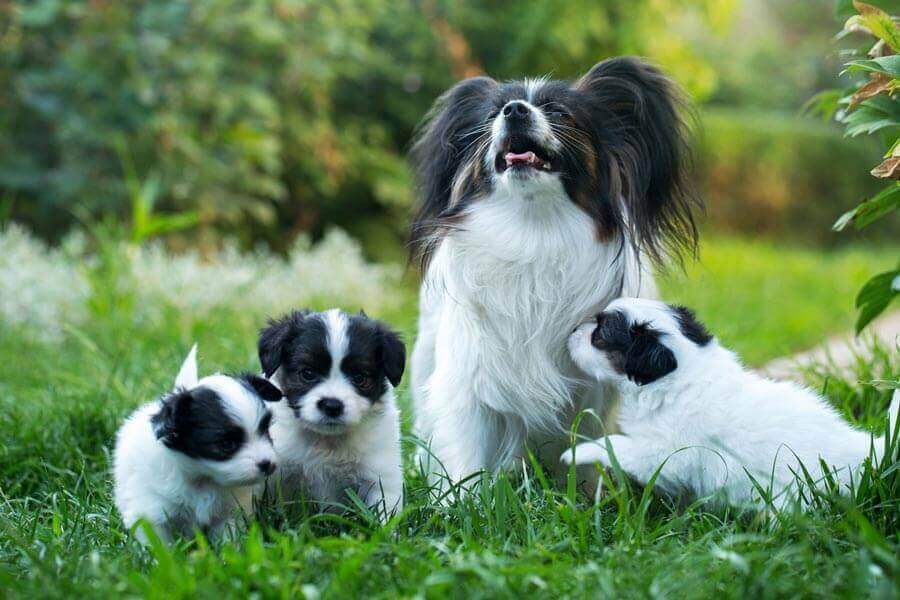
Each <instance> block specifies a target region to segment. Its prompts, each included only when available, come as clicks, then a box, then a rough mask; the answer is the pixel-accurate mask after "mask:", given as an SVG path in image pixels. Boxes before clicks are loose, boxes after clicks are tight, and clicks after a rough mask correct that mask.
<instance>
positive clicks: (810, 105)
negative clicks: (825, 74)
mask: <svg viewBox="0 0 900 600" xmlns="http://www.w3.org/2000/svg"><path fill="white" fill-rule="evenodd" d="M844 95H845V94H844V91H843V90H837V89H834V90H822V91H821V92H819V93H818V94H816V95H815V96H813V97H812V98H810V99H809V100H807V101H806V103H805V104H804V105H803V108H802V111H803V112H804V113H808V114H811V115H813V116H816V117H820V118H821V119H822V120H823V121H830V120H831V118H832V117H833V116H834V113H836V112H837V109H838V108H839V107H840V101H841V99H842V98H843V97H844Z"/></svg>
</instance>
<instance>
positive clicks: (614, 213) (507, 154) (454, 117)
mask: <svg viewBox="0 0 900 600" xmlns="http://www.w3.org/2000/svg"><path fill="white" fill-rule="evenodd" d="M682 97H683V95H682V94H681V92H680V91H679V89H678V87H677V86H676V85H675V84H674V82H672V81H671V80H670V79H669V78H667V77H666V76H665V75H664V74H663V73H662V72H660V71H659V70H658V69H656V68H655V67H653V66H651V65H648V64H646V63H644V62H643V61H641V60H639V59H636V58H633V57H619V58H611V59H609V60H604V61H603V62H601V63H599V64H597V65H595V66H594V67H593V68H592V69H591V70H590V71H589V72H587V73H586V74H584V75H583V76H582V77H581V78H579V79H577V80H575V81H560V80H551V79H525V80H519V81H503V82H500V81H495V80H493V79H491V78H489V77H473V78H470V79H466V80H464V81H461V82H460V83H458V84H457V85H456V86H454V87H453V88H452V89H450V90H448V91H447V93H446V94H444V95H443V96H442V97H441V98H440V99H439V100H438V101H437V102H436V103H435V106H434V108H433V109H432V110H431V112H430V113H429V115H428V117H427V118H426V120H425V122H424V123H423V125H422V127H421V128H420V131H419V135H418V139H417V141H416V143H415V145H414V147H413V151H412V159H413V166H414V172H415V175H416V181H417V184H418V190H417V191H418V193H417V196H418V208H417V212H416V216H415V218H414V220H413V224H412V229H411V232H410V248H411V249H412V251H413V258H414V259H417V260H418V261H419V262H420V263H421V265H422V269H423V273H422V274H423V280H422V286H421V292H420V297H419V298H420V299H419V327H418V336H417V339H416V343H415V346H414V348H413V353H412V360H411V361H410V370H411V384H410V390H411V393H412V399H413V408H414V411H415V417H416V420H415V432H416V434H417V435H418V436H419V437H420V438H421V439H422V440H423V441H424V442H426V444H428V446H429V452H423V453H422V462H423V464H424V467H425V469H426V470H427V471H428V472H430V473H431V474H432V479H433V481H434V482H435V483H440V482H442V481H445V480H447V479H449V480H452V481H462V480H464V479H466V478H467V477H468V476H469V475H471V474H473V473H476V472H478V471H481V470H485V471H488V472H490V473H496V472H498V471H501V470H507V469H510V468H512V467H514V466H515V465H516V464H518V461H519V460H520V459H521V458H522V457H524V456H525V451H526V448H531V449H532V450H534V451H535V452H537V453H538V456H539V458H540V459H541V460H542V462H544V463H545V464H548V465H551V466H553V467H555V466H557V464H558V463H557V457H558V456H559V453H560V452H561V451H562V450H563V449H564V447H565V444H566V439H567V436H566V431H567V430H568V429H569V427H570V425H571V423H572V421H573V420H574V418H575V416H576V415H577V414H578V412H579V411H580V410H582V409H585V408H592V409H595V410H597V411H598V412H600V413H605V412H606V411H607V410H608V409H609V407H610V406H611V405H614V404H615V396H614V395H612V394H611V393H610V391H609V389H607V387H606V386H600V385H598V384H597V382H595V381H591V380H590V379H589V378H585V377H584V375H583V374H581V373H580V372H579V371H578V369H576V368H575V366H574V365H573V364H572V361H571V360H570V359H569V356H568V352H566V337H567V335H568V332H570V331H572V328H574V327H575V326H576V325H577V324H578V323H580V322H581V321H582V319H584V318H585V317H587V316H588V315H593V314H596V313H597V311H599V310H602V308H603V307H604V306H606V305H607V304H608V303H609V302H610V301H611V300H613V299H614V298H618V297H621V296H645V297H653V296H654V295H655V286H654V284H653V279H652V275H651V274H650V270H649V269H648V265H649V262H651V260H652V259H655V260H656V261H657V262H660V263H663V264H666V263H668V261H669V260H670V258H671V255H673V254H678V251H679V249H681V248H693V246H694V243H695V241H696V229H695V226H694V220H693V213H694V209H695V208H696V207H697V205H698V204H699V201H698V200H697V198H696V195H695V194H694V193H693V192H692V190H691V186H690V178H689V169H688V166H689V163H690V161H689V160H688V156H689V152H688V150H687V128H686V127H685V123H684V122H683V121H682V116H683V115H684V111H683V106H682V104H683V103H682ZM593 433H594V434H599V430H595V431H594V432H593ZM560 470H561V469H560Z"/></svg>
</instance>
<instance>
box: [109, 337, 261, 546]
mask: <svg viewBox="0 0 900 600" xmlns="http://www.w3.org/2000/svg"><path fill="white" fill-rule="evenodd" d="M196 349H197V347H196V346H194V348H193V349H192V350H191V352H190V354H189V355H188V357H187V359H186V360H185V362H184V364H183V365H182V368H181V370H180V372H179V374H178V377H177V378H176V388H183V389H192V388H195V387H198V386H205V387H207V388H210V389H212V390H214V391H215V392H216V393H217V394H218V395H219V396H220V397H221V398H222V399H223V401H224V402H225V405H226V408H227V410H228V411H229V412H230V413H231V414H232V416H233V417H234V418H235V421H236V422H238V423H241V424H243V425H244V426H245V430H246V432H247V436H248V440H249V442H248V443H246V444H245V445H244V446H243V447H242V448H241V449H240V450H239V451H238V452H237V454H235V456H234V457H232V458H231V459H229V460H227V461H221V462H218V461H209V460H203V459H192V458H190V457H188V456H185V455H184V454H182V453H180V452H176V451H174V450H171V449H169V448H167V447H166V446H165V445H164V444H163V443H162V442H161V441H160V440H158V439H157V438H156V435H155V434H154V431H153V426H152V424H151V419H152V418H153V416H154V415H155V414H157V413H158V412H159V410H160V408H161V401H160V400H155V401H153V402H150V403H148V404H145V405H144V406H142V407H141V408H139V409H137V410H136V411H135V412H134V413H133V414H132V415H131V416H130V417H129V418H128V419H127V420H126V421H125V423H124V424H123V425H122V427H121V428H120V429H119V431H118V433H117V435H116V446H115V452H114V457H113V476H114V479H115V489H114V496H115V504H116V507H117V508H118V509H119V512H120V513H121V514H122V520H123V522H124V523H125V526H126V527H128V528H131V527H133V526H134V525H135V523H136V522H137V521H138V520H139V519H145V520H146V521H147V522H148V523H149V524H150V525H151V526H152V527H153V529H154V530H155V531H156V533H157V534H158V535H159V536H160V538H161V539H162V540H163V541H165V542H170V541H171V540H172V539H173V536H174V535H176V534H190V533H191V532H192V530H193V529H194V528H199V529H203V530H206V532H207V534H208V535H209V537H210V538H211V539H216V538H219V537H220V536H221V535H222V534H223V533H225V532H226V529H227V528H228V527H229V526H231V525H233V524H234V519H233V517H234V514H235V512H236V509H237V508H241V509H243V510H244V511H247V510H249V508H250V500H251V491H252V486H253V485H255V484H257V483H259V482H260V481H261V480H262V476H261V474H260V472H259V469H258V467H257V463H259V462H260V461H263V460H268V461H270V462H272V463H275V462H276V460H275V452H274V449H273V448H272V444H271V442H270V441H269V440H268V439H266V438H265V437H262V436H259V435H258V432H257V430H258V425H259V421H260V419H262V417H263V415H264V414H265V410H266V409H265V406H264V405H263V402H262V401H261V400H260V399H259V398H258V397H257V396H256V395H255V394H253V393H251V392H250V391H248V390H247V389H246V388H245V387H244V386H243V385H241V384H240V383H238V382H237V381H235V380H234V379H233V378H231V377H228V376H225V375H219V374H216V375H211V376H209V377H204V378H203V379H200V380H199V381H198V379H197V363H196ZM136 535H137V538H138V540H140V541H141V543H144V544H146V543H147V542H148V538H147V536H146V534H145V532H144V531H143V529H138V530H137V531H136Z"/></svg>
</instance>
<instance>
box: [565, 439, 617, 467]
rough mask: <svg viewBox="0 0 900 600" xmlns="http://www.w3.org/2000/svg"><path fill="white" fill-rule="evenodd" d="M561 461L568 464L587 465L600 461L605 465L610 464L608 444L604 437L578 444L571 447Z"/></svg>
mask: <svg viewBox="0 0 900 600" xmlns="http://www.w3.org/2000/svg"><path fill="white" fill-rule="evenodd" d="M559 460H560V462H563V463H565V464H567V465H571V464H573V463H574V464H576V465H586V464H592V463H597V462H598V463H600V464H602V465H603V466H604V467H608V466H609V465H610V461H609V455H608V454H607V453H606V445H605V444H604V441H603V438H600V439H599V440H597V441H596V442H585V443H583V444H578V445H577V446H575V447H574V448H569V449H568V450H566V451H565V452H563V453H562V456H560V457H559Z"/></svg>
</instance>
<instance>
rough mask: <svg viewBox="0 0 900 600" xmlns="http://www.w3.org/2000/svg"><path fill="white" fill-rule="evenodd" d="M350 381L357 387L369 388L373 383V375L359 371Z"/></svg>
mask: <svg viewBox="0 0 900 600" xmlns="http://www.w3.org/2000/svg"><path fill="white" fill-rule="evenodd" d="M350 382H351V383H353V385H355V386H356V387H360V388H368V387H371V385H372V375H371V374H369V373H357V374H356V375H353V376H352V377H351V378H350Z"/></svg>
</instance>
